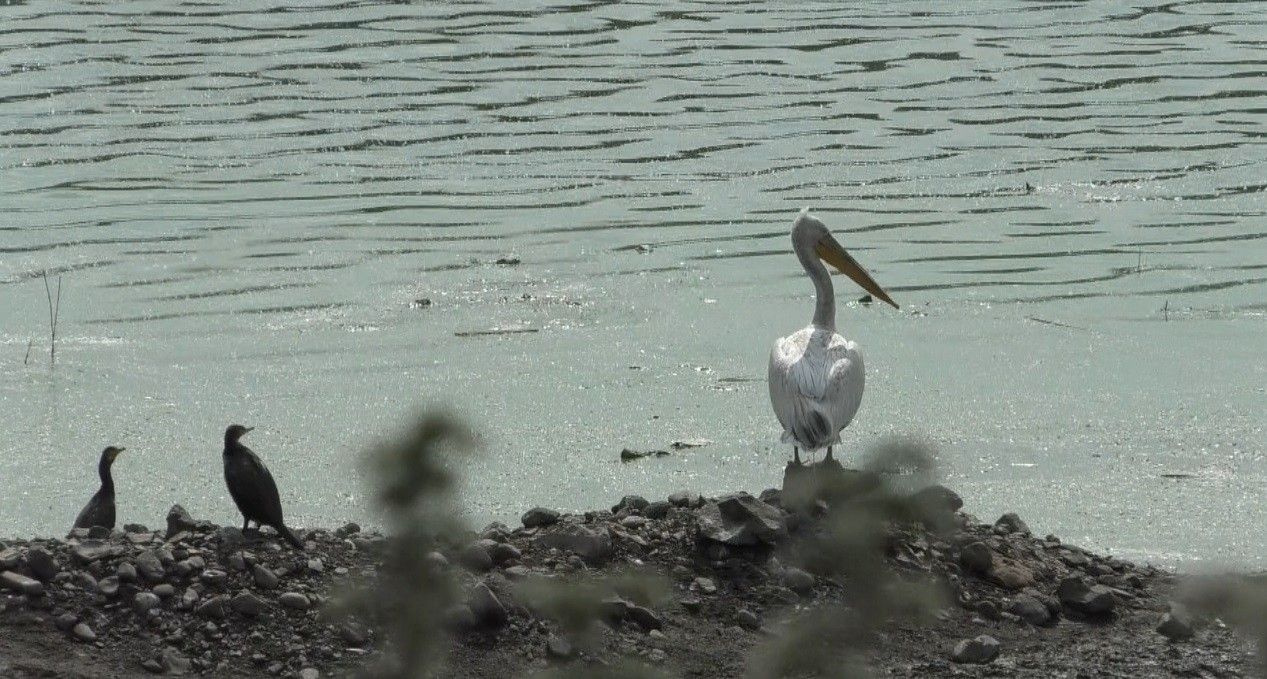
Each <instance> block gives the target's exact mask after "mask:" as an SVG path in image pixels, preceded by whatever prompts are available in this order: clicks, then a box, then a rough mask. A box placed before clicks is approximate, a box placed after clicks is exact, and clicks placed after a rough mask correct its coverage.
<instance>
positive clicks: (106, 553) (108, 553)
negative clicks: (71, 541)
mask: <svg viewBox="0 0 1267 679" xmlns="http://www.w3.org/2000/svg"><path fill="white" fill-rule="evenodd" d="M122 553H123V547H122V546H120V545H110V544H106V543H104V542H102V541H100V540H92V539H89V540H84V541H83V542H81V543H79V544H77V545H75V546H74V548H72V549H71V550H70V555H71V556H72V557H73V558H74V560H75V562H76V563H78V564H82V565H86V564H90V563H92V562H94V561H99V560H101V559H106V558H111V557H116V556H119V555H120V554H122Z"/></svg>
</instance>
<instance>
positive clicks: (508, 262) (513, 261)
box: [496, 255, 521, 266]
mask: <svg viewBox="0 0 1267 679" xmlns="http://www.w3.org/2000/svg"><path fill="white" fill-rule="evenodd" d="M520 261H521V260H520V259H519V258H518V257H516V256H515V255H506V256H505V257H498V258H497V261H496V264H498V265H500V266H516V265H518V264H519V263H520Z"/></svg>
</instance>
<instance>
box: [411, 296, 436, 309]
mask: <svg viewBox="0 0 1267 679" xmlns="http://www.w3.org/2000/svg"><path fill="white" fill-rule="evenodd" d="M430 307H431V299H430V298H429V297H419V298H418V299H415V300H414V301H412V302H410V303H409V308H410V309H428V308H430Z"/></svg>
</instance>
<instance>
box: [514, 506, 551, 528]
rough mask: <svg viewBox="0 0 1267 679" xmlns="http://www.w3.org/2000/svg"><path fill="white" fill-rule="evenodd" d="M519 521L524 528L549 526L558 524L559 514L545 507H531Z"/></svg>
mask: <svg viewBox="0 0 1267 679" xmlns="http://www.w3.org/2000/svg"><path fill="white" fill-rule="evenodd" d="M520 521H522V522H523V524H524V528H536V527H537V526H550V525H553V524H556V523H558V522H559V513H558V512H556V511H554V510H553V509H546V508H545V507H533V508H532V509H529V510H528V511H526V512H524V515H523V517H522V518H520Z"/></svg>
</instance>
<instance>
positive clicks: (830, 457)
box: [823, 446, 835, 462]
mask: <svg viewBox="0 0 1267 679" xmlns="http://www.w3.org/2000/svg"><path fill="white" fill-rule="evenodd" d="M823 462H835V460H834V459H832V456H831V446H827V457H825V458H823Z"/></svg>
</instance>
